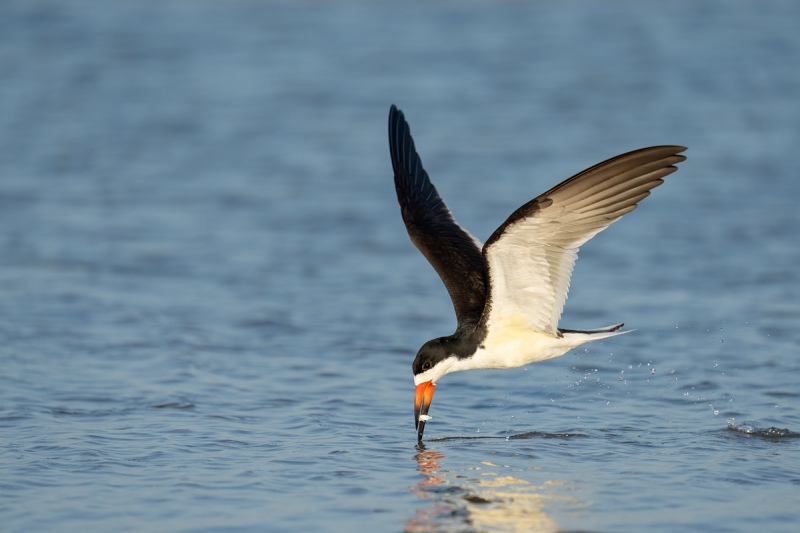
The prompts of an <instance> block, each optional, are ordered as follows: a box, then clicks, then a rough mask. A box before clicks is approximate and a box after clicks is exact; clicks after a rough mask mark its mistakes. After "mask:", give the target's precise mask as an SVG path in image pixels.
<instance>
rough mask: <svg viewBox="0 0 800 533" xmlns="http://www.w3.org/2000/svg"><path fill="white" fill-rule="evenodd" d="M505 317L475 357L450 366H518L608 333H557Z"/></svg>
mask: <svg viewBox="0 0 800 533" xmlns="http://www.w3.org/2000/svg"><path fill="white" fill-rule="evenodd" d="M521 318H522V319H520V320H504V321H503V323H501V324H497V323H495V324H492V325H491V326H490V327H489V334H488V335H487V336H486V338H485V339H484V342H483V344H482V345H481V347H480V348H478V350H477V351H476V352H475V354H474V355H473V356H472V357H469V358H467V359H461V360H459V361H457V362H456V363H455V365H454V367H453V369H452V370H451V372H453V371H458V370H471V369H478V368H516V367H518V366H523V365H529V364H531V363H536V362H539V361H544V360H546V359H552V358H553V357H558V356H560V355H564V354H565V353H567V352H568V351H569V350H571V349H572V348H575V347H576V346H580V345H581V344H583V343H585V342H588V341H590V340H594V339H597V338H602V337H604V336H605V335H598V336H595V335H588V334H584V333H566V334H564V336H563V337H554V336H553V335H550V334H549V333H544V332H541V331H535V330H532V329H530V327H528V326H527V322H528V321H527V320H526V319H524V317H521Z"/></svg>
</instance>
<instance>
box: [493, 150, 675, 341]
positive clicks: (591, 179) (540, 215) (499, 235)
mask: <svg viewBox="0 0 800 533" xmlns="http://www.w3.org/2000/svg"><path fill="white" fill-rule="evenodd" d="M685 149H686V148H684V147H682V146H655V147H651V148H643V149H641V150H636V151H634V152H629V153H627V154H623V155H620V156H617V157H614V158H612V159H609V160H607V161H604V162H602V163H599V164H597V165H595V166H593V167H591V168H589V169H586V170H584V171H583V172H581V173H579V174H576V175H575V176H573V177H571V178H569V179H567V180H566V181H564V182H562V183H560V184H558V185H556V186H555V187H553V188H552V189H550V190H549V191H547V192H546V193H544V194H542V195H540V196H538V197H537V198H535V199H533V200H531V201H530V202H528V203H527V204H525V205H523V206H522V207H520V208H519V209H517V210H516V211H515V212H514V213H512V214H511V216H510V217H509V218H508V219H507V220H506V221H505V222H504V223H503V224H502V225H501V226H500V227H499V228H498V229H497V230H496V231H495V232H494V234H492V236H491V237H490V238H489V240H488V241H486V244H485V245H484V247H483V255H484V259H485V262H486V266H487V270H488V277H489V286H490V289H489V295H488V297H487V305H486V307H485V310H484V314H483V316H482V318H481V320H482V321H483V322H485V323H488V324H492V323H494V322H502V321H504V320H510V321H512V322H514V323H518V322H519V321H520V320H524V321H526V322H527V327H531V328H533V329H536V330H538V331H543V332H546V333H549V334H551V335H558V320H559V318H560V317H561V312H562V310H563V308H564V303H565V302H566V299H567V293H568V291H569V282H570V277H571V276H572V269H573V267H574V265H575V260H576V259H577V257H578V250H579V248H580V246H581V245H582V244H583V243H585V242H586V241H588V240H589V239H591V238H592V237H593V236H594V235H596V234H597V233H599V232H600V231H602V230H604V229H605V228H607V227H608V226H609V225H610V224H612V223H613V222H614V221H616V220H618V219H619V218H620V217H622V216H623V215H624V214H626V213H629V212H630V211H633V210H634V209H635V208H636V204H637V203H638V202H639V201H641V200H642V199H644V198H645V197H647V196H648V195H649V194H650V190H651V189H653V188H655V187H658V186H659V185H661V184H662V183H663V179H662V178H664V177H665V176H667V175H669V174H671V173H672V172H674V171H675V170H677V169H676V167H674V166H673V165H674V164H676V163H679V162H681V161H683V160H684V159H685V157H684V156H682V155H678V154H679V153H680V152H682V151H684V150H685Z"/></svg>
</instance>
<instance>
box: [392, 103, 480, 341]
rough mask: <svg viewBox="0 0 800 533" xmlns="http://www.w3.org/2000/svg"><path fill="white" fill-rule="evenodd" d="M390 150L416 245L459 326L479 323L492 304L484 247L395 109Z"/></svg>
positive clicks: (399, 196) (397, 187) (402, 207)
mask: <svg viewBox="0 0 800 533" xmlns="http://www.w3.org/2000/svg"><path fill="white" fill-rule="evenodd" d="M389 151H390V152H391V157H392V167H393V169H394V183H395V190H396V192H397V201H398V202H399V203H400V211H401V213H402V216H403V221H404V222H405V224H406V229H407V230H408V235H409V237H411V241H412V242H413V243H414V245H415V246H416V247H417V248H418V249H419V251H420V252H422V255H424V256H425V257H426V258H427V259H428V261H429V262H430V264H431V265H432V266H433V268H434V269H435V270H436V272H437V273H438V274H439V277H440V278H442V281H443V282H444V285H445V287H446V288H447V292H448V293H449V294H450V299H451V300H452V301H453V308H454V309H455V312H456V319H457V320H458V327H459V328H461V327H462V326H465V325H467V324H473V325H474V324H475V323H476V322H477V321H478V320H479V319H480V317H481V314H482V313H483V307H484V304H485V302H486V266H485V265H484V260H483V256H482V254H481V245H480V243H479V242H478V241H477V239H475V238H474V237H472V236H471V235H470V234H469V233H467V232H466V231H465V230H464V229H463V228H462V227H461V226H459V225H458V224H457V223H456V221H455V219H454V218H453V215H452V213H451V212H450V209H449V208H448V207H447V204H445V203H444V200H442V198H441V196H439V192H438V191H437V190H436V187H434V186H433V183H431V180H430V178H429V177H428V173H427V172H425V169H424V168H423V166H422V161H421V159H420V157H419V154H417V151H416V148H415V147H414V139H413V138H412V137H411V130H410V128H409V126H408V123H407V122H406V120H405V117H404V115H403V112H402V111H400V110H399V109H397V108H396V107H395V106H392V107H391V109H390V110H389Z"/></svg>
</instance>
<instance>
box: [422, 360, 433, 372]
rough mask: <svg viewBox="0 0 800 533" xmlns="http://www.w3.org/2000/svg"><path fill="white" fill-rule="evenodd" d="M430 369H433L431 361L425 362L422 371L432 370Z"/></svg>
mask: <svg viewBox="0 0 800 533" xmlns="http://www.w3.org/2000/svg"><path fill="white" fill-rule="evenodd" d="M430 369H431V362H430V361H425V362H424V363H422V370H423V371H425V370H430Z"/></svg>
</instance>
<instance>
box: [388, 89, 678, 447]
mask: <svg viewBox="0 0 800 533" xmlns="http://www.w3.org/2000/svg"><path fill="white" fill-rule="evenodd" d="M685 150H686V148H685V147H683V146H666V145H665V146H651V147H649V148H642V149H639V150H634V151H631V152H627V153H624V154H622V155H618V156H616V157H612V158H611V159H608V160H606V161H603V162H602V163H598V164H596V165H594V166H592V167H590V168H588V169H586V170H584V171H582V172H579V173H578V174H575V175H574V176H572V177H571V178H569V179H567V180H565V181H563V182H561V183H559V184H558V185H556V186H555V187H553V188H552V189H550V190H548V191H547V192H545V193H544V194H541V195H539V196H537V197H535V198H534V199H533V200H530V201H529V202H527V203H525V204H524V205H522V206H521V207H520V208H519V209H517V210H516V211H514V212H513V213H511V215H510V216H509V217H508V218H507V219H506V220H505V222H503V223H502V224H501V225H500V227H498V228H497V229H496V230H495V231H494V233H492V234H491V236H490V237H489V239H488V240H487V241H486V243H485V244H481V242H480V241H479V240H478V239H476V238H475V237H473V236H472V235H471V234H470V233H468V232H467V231H466V230H464V229H463V228H462V227H461V226H460V225H459V224H458V223H457V222H456V220H455V218H454V217H453V214H452V213H451V211H450V209H449V208H448V207H447V204H446V203H445V202H444V200H443V199H442V197H441V196H440V195H439V192H438V191H437V190H436V187H434V185H433V183H431V180H430V178H429V177H428V173H427V172H426V171H425V168H424V167H423V166H422V160H421V158H420V156H419V154H418V153H417V150H416V148H415V146H414V140H413V138H412V137H411V129H410V127H409V125H408V122H407V121H406V119H405V115H404V114H403V112H402V111H400V110H399V109H398V108H397V107H396V106H395V105H394V104H392V106H391V107H390V109H389V151H390V154H391V159H392V168H393V171H394V184H395V191H396V192H397V200H398V203H399V204H400V212H401V215H402V218H403V222H404V223H405V226H406V230H407V231H408V235H409V237H410V238H411V241H412V243H413V244H414V245H415V246H416V247H417V248H418V249H419V251H420V252H422V255H424V256H425V258H427V260H428V261H429V262H430V264H431V265H432V266H433V268H434V269H435V270H436V272H437V273H438V274H439V277H440V278H441V279H442V282H444V285H445V288H446V289H447V292H448V293H449V295H450V299H451V300H452V303H453V308H454V310H455V314H456V321H457V325H456V330H455V332H454V333H453V334H452V335H447V336H443V337H438V338H435V339H432V340H429V341H428V342H426V343H424V344H423V345H422V347H421V348H420V349H419V351H418V352H417V355H416V356H415V358H414V362H413V364H412V371H413V374H414V386H415V393H414V424H415V428H416V432H417V442H418V443H422V436H423V432H424V430H425V423H426V422H427V421H428V420H430V418H431V417H430V416H429V415H428V410H429V408H430V406H431V400H432V398H433V393H434V391H435V389H436V383H437V381H438V380H439V379H441V378H442V377H443V376H445V375H446V374H449V373H451V372H458V371H463V370H475V369H488V368H494V369H500V368H515V367H520V366H524V365H529V364H532V363H536V362H539V361H544V360H547V359H551V358H553V357H558V356H561V355H563V354H565V353H567V352H568V351H569V350H571V349H573V348H575V347H577V346H580V345H582V344H584V343H586V342H589V341H595V340H599V339H605V338H607V337H612V336H615V335H621V334H623V333H627V331H621V328H622V327H623V325H624V324H615V325H613V326H608V327H604V328H599V329H591V330H574V329H563V328H560V327H559V326H558V322H559V319H560V317H561V312H562V310H563V308H564V303H565V302H566V299H567V292H568V290H569V283H570V276H571V274H572V269H573V267H574V265H575V260H576V259H577V256H578V249H579V248H580V246H581V245H583V244H584V243H585V242H586V241H588V240H589V239H591V238H592V237H594V236H595V235H596V234H597V233H598V232H600V231H602V230H604V229H605V228H607V227H608V226H609V225H610V224H612V223H613V222H615V221H617V220H619V219H620V218H621V217H622V216H623V215H625V214H626V213H629V212H630V211H633V210H634V209H635V208H636V206H637V203H638V202H639V201H641V200H642V199H644V198H645V197H646V196H648V195H649V194H650V190H651V189H653V188H655V187H658V186H659V185H661V184H662V183H663V178H664V177H665V176H667V175H669V174H671V173H673V172H675V171H676V170H677V167H676V166H675V164H676V163H679V162H681V161H684V160H685V159H686V157H685V156H683V155H680V153H681V152H683V151H685Z"/></svg>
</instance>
